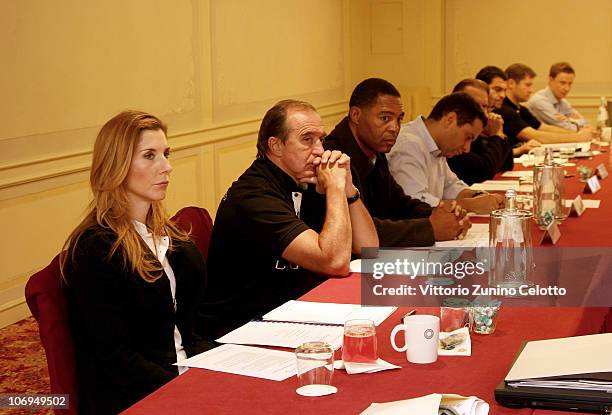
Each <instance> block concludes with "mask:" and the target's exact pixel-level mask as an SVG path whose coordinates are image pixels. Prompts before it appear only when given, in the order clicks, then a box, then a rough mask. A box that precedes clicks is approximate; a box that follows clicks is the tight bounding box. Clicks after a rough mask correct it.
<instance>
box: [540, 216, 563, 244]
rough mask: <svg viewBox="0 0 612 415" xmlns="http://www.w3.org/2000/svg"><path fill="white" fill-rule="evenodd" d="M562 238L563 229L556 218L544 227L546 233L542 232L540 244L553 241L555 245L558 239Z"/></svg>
mask: <svg viewBox="0 0 612 415" xmlns="http://www.w3.org/2000/svg"><path fill="white" fill-rule="evenodd" d="M559 238H561V231H560V230H559V224H558V223H557V221H556V220H553V221H552V222H550V224H549V225H548V226H547V227H546V229H544V233H543V234H542V239H540V245H543V244H544V243H549V242H550V243H552V244H553V245H555V244H556V243H557V241H558V240H559Z"/></svg>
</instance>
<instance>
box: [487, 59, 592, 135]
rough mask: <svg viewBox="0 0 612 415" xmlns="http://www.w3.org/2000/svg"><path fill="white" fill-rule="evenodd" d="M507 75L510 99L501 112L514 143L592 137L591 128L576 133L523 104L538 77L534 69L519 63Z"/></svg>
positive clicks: (507, 96)
mask: <svg viewBox="0 0 612 415" xmlns="http://www.w3.org/2000/svg"><path fill="white" fill-rule="evenodd" d="M506 76H507V77H508V81H507V86H508V89H507V91H506V98H505V99H504V103H503V104H502V107H501V108H500V109H499V110H497V113H498V114H500V115H501V116H502V117H503V118H504V133H505V134H506V135H507V136H508V139H509V140H510V142H511V143H512V144H513V145H517V144H519V143H521V142H526V141H529V140H537V141H539V142H540V143H543V144H549V143H571V142H576V141H590V140H591V135H592V132H591V129H590V128H589V127H585V128H583V129H582V130H580V131H578V132H572V131H567V130H564V129H562V128H559V127H555V126H552V125H546V124H542V123H541V122H540V121H539V120H538V119H537V118H536V117H534V116H533V114H531V112H530V111H529V110H528V109H527V107H525V106H523V105H520V104H521V103H522V102H526V101H527V100H528V99H529V96H530V95H531V93H532V92H533V78H535V76H536V73H535V72H534V71H533V69H531V68H530V67H529V66H527V65H523V64H521V63H515V64H513V65H510V66H508V68H506Z"/></svg>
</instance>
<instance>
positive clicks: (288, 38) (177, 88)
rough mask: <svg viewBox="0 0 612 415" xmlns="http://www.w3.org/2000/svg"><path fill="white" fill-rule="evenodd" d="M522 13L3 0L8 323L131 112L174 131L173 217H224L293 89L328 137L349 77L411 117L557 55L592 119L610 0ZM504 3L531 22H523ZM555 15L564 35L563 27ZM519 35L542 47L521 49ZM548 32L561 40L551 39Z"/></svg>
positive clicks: (365, 3)
mask: <svg viewBox="0 0 612 415" xmlns="http://www.w3.org/2000/svg"><path fill="white" fill-rule="evenodd" d="M554 5H557V6H554ZM558 5H560V6H558ZM512 6H513V7H508V6H507V2H502V1H498V0H487V1H484V0H311V1H309V2H301V1H297V0H295V1H293V0H290V1H287V0H261V1H251V0H172V1H170V0H160V1H156V2H150V1H148V0H130V1H128V2H125V1H120V0H104V1H102V0H94V1H89V2H79V1H76V0H58V1H55V2H53V3H50V2H48V1H45V0H30V1H27V2H24V1H21V2H20V1H13V2H10V1H4V2H0V50H1V51H2V54H3V68H2V69H3V76H2V77H0V91H2V92H3V100H2V104H0V105H1V106H0V125H2V129H0V226H1V228H2V230H3V234H4V235H5V241H4V242H3V243H2V249H0V264H1V265H2V271H0V327H1V326H4V325H6V324H9V323H11V322H13V321H16V320H18V319H20V318H23V317H24V316H26V315H28V314H29V313H28V310H27V307H26V306H25V304H24V299H23V287H24V284H25V281H26V280H27V278H28V277H29V275H30V274H31V273H32V272H34V271H36V270H38V269H40V268H41V267H43V266H44V265H46V264H47V263H48V262H49V261H50V260H51V258H52V257H53V256H54V255H55V254H56V253H57V252H58V251H59V249H60V247H61V245H62V243H63V241H64V239H65V237H66V236H67V234H68V233H69V231H70V230H71V229H72V228H73V227H74V226H75V225H76V223H77V222H78V220H79V218H80V217H81V216H82V214H83V212H84V210H85V208H86V205H87V202H88V199H89V190H88V185H87V180H88V166H89V163H90V157H91V148H92V144H93V141H94V139H95V134H96V131H97V130H98V129H99V128H100V126H101V125H102V124H103V123H104V122H105V121H106V120H107V119H108V118H110V117H111V116H112V115H114V114H115V113H117V112H119V111H121V110H123V109H127V108H137V109H142V110H145V111H149V112H152V113H154V114H156V115H158V116H159V117H161V118H162V119H163V120H165V121H166V122H167V123H168V124H169V142H170V145H171V146H172V147H173V149H174V152H173V155H172V163H173V167H174V172H173V174H172V183H171V186H170V188H169V191H168V196H167V207H168V210H169V211H170V212H174V211H176V210H177V209H178V208H180V207H182V206H186V205H199V206H204V207H206V208H207V209H209V210H210V211H211V213H213V214H214V212H215V209H216V206H217V203H218V201H219V200H220V198H221V197H222V195H223V194H224V193H225V191H226V189H227V188H228V187H229V185H230V184H231V182H232V181H233V180H235V179H236V178H237V177H238V175H239V174H240V173H241V172H242V171H243V170H244V169H245V168H246V166H248V165H249V164H250V162H251V161H252V159H253V157H254V155H255V140H256V135H257V130H258V127H259V122H260V120H261V117H262V116H263V114H264V112H265V110H266V109H267V108H269V107H270V106H271V105H272V104H273V103H274V102H276V101H277V100H279V99H283V98H287V97H294V98H299V99H305V100H308V101H310V102H312V103H313V104H314V105H315V106H317V107H318V108H319V111H320V113H321V114H322V116H323V120H324V122H325V124H326V127H327V128H328V129H331V128H332V127H333V126H334V125H335V124H336V122H337V121H338V120H340V119H341V118H342V117H343V116H344V114H345V113H346V111H347V100H348V95H349V94H350V92H351V91H352V89H353V87H354V86H355V85H356V84H357V83H358V82H359V81H361V80H362V79H364V78H366V77H370V76H376V77H382V78H386V79H388V80H390V81H391V82H393V83H394V84H396V85H397V86H398V87H399V88H400V90H401V92H402V96H403V100H404V104H405V110H406V115H407V118H413V117H415V116H416V115H418V114H420V113H427V112H428V111H429V109H430V108H431V104H432V97H437V96H440V95H441V94H443V93H445V92H446V91H447V90H448V89H449V87H450V86H452V84H454V83H455V82H456V81H457V80H459V79H460V78H462V77H465V76H471V75H473V74H474V73H475V71H476V70H477V69H478V68H480V67H481V66H483V65H485V64H491V63H494V64H498V65H501V66H505V65H506V64H508V63H511V62H513V61H516V60H522V61H524V62H526V63H529V64H531V65H533V66H534V68H535V69H536V71H538V72H539V73H540V74H544V73H545V71H546V68H547V66H548V64H549V63H550V61H553V60H559V59H567V60H569V61H570V62H572V63H573V64H574V65H575V67H576V69H577V71H578V80H577V83H576V87H575V90H574V95H573V99H574V101H575V102H578V103H579V105H578V106H580V103H584V105H586V107H581V109H583V110H584V111H585V112H587V111H590V110H592V108H593V100H594V97H595V95H598V94H600V93H606V94H607V95H612V87H611V85H612V73H611V72H610V71H609V68H610V67H611V65H610V64H611V63H612V62H611V60H612V56H611V54H612V49H611V48H610V47H609V46H610V40H611V36H610V33H611V30H612V29H611V28H610V26H609V25H608V24H607V22H609V21H610V17H611V14H612V12H611V10H610V7H612V6H611V3H609V2H608V1H607V0H591V1H590V2H588V3H586V4H582V5H581V6H574V4H573V3H572V2H570V1H569V0H554V1H552V0H540V1H538V2H527V1H516V2H513V3H512ZM527 8H531V9H532V10H535V11H532V12H529V11H527ZM549 9H551V10H552V11H551V12H550V13H549V14H547V13H546V12H548V11H549ZM505 13H508V14H509V15H510V16H511V17H513V18H515V20H516V19H518V20H519V21H522V22H524V25H523V26H522V27H520V28H516V27H511V26H509V25H510V23H511V22H512V19H509V18H507V17H504V16H506V15H505ZM547 15H548V16H552V17H549V18H547V17H546V16H547ZM542 16H544V17H542ZM567 16H570V17H567ZM551 19H553V20H552V21H551ZM558 21H560V22H562V27H563V30H557V31H555V30H554V29H556V28H557V26H556V25H555V24H554V22H558ZM497 32H500V33H502V34H504V36H502V35H501V34H500V35H497V34H496V33H497ZM508 32H511V33H512V39H518V40H521V39H522V38H525V39H527V40H529V41H528V42H523V43H526V44H527V45H528V46H527V47H525V48H518V47H517V46H516V45H514V44H513V43H512V42H511V41H510V40H509V39H510V38H508V37H505V34H506V33H508ZM551 32H553V33H555V35H554V36H549V37H551V38H552V39H553V40H554V42H550V44H548V43H546V42H545V40H544V39H542V38H543V36H542V34H543V33H551ZM533 38H537V39H539V40H538V41H531V39H533ZM540 43H545V47H542V48H539V47H538V46H539V44H540ZM499 44H501V45H502V47H500V48H495V49H494V48H493V46H497V45H499ZM474 45H480V46H479V47H475V46H474ZM587 45H588V47H587ZM542 50H546V51H547V54H546V55H545V54H543V53H542ZM542 79H543V78H540V80H542ZM7 238H8V239H7Z"/></svg>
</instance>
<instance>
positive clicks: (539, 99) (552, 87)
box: [527, 62, 587, 131]
mask: <svg viewBox="0 0 612 415" xmlns="http://www.w3.org/2000/svg"><path fill="white" fill-rule="evenodd" d="M575 78H576V73H575V72H574V68H572V67H571V65H570V64H569V63H567V62H559V63H555V64H554V65H552V66H551V67H550V72H549V77H548V86H547V87H546V88H544V89H541V90H539V91H538V92H536V93H535V94H534V95H533V96H532V97H531V99H529V102H528V103H527V107H528V108H529V110H530V111H531V113H532V114H533V115H535V116H536V117H537V118H538V119H539V120H540V121H542V122H543V123H545V124H549V125H554V126H556V127H559V128H563V129H565V130H570V131H578V130H580V128H582V127H584V126H586V125H587V121H586V119H585V118H584V117H583V116H582V115H581V114H580V113H579V112H578V111H576V110H575V109H574V108H573V107H572V106H571V104H570V103H569V102H568V101H567V99H565V97H566V96H567V94H569V92H570V89H571V88H572V84H573V83H574V79H575Z"/></svg>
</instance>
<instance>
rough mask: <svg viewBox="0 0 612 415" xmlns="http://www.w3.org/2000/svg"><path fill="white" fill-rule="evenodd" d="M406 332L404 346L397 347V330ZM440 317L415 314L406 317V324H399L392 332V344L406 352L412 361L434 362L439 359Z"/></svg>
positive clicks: (400, 350) (396, 348)
mask: <svg viewBox="0 0 612 415" xmlns="http://www.w3.org/2000/svg"><path fill="white" fill-rule="evenodd" d="M400 330H403V331H404V332H405V336H404V337H405V339H406V343H405V344H404V347H401V348H400V347H397V345H396V344H395V336H396V335H397V332H399V331H400ZM439 335H440V317H438V316H429V315H413V316H406V317H404V324H400V325H397V326H395V327H394V328H393V331H392V332H391V345H392V346H393V348H394V349H395V350H397V351H398V352H403V351H405V352H406V359H408V361H409V362H412V363H433V362H435V361H436V360H438V337H439Z"/></svg>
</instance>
